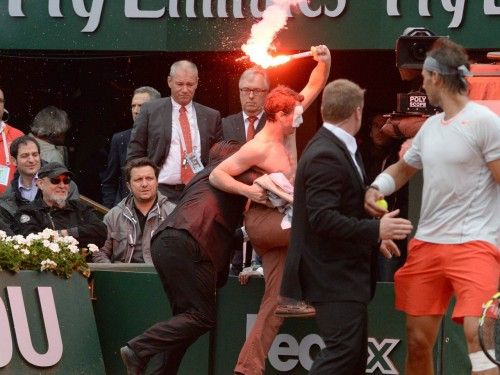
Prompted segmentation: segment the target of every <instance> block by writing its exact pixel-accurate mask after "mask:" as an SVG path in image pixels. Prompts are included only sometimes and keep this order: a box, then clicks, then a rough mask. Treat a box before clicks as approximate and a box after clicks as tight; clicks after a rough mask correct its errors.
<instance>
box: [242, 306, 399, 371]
mask: <svg viewBox="0 0 500 375" xmlns="http://www.w3.org/2000/svg"><path fill="white" fill-rule="evenodd" d="M255 319H256V315H255V314H247V324H246V331H247V335H248V334H249V332H250V330H251V329H252V327H253V325H254V323H255ZM400 341H401V340H399V339H396V338H384V339H382V340H381V341H379V340H378V339H377V338H374V337H369V338H368V360H367V367H366V373H367V374H384V375H398V374H399V371H398V369H397V368H396V366H395V365H394V363H393V362H392V360H391V358H390V355H391V353H392V352H393V351H394V349H395V348H396V346H397V345H398V343H399V342H400ZM324 347H325V343H324V341H323V339H322V338H321V337H320V336H319V335H317V334H309V335H307V336H305V337H304V338H303V339H302V340H300V342H299V341H298V340H297V339H296V338H295V337H293V336H292V335H289V334H279V335H277V336H276V338H275V339H274V342H273V345H272V346H271V349H270V350H269V353H268V360H269V363H270V365H271V366H272V367H273V368H274V369H276V370H277V371H279V372H288V371H291V370H293V369H295V368H297V367H298V366H300V367H302V368H303V369H304V370H307V371H309V370H310V369H311V367H312V364H313V361H314V358H313V357H311V351H313V350H314V352H318V351H320V350H321V349H323V348H324Z"/></svg>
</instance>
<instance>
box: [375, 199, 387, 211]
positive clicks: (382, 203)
mask: <svg viewBox="0 0 500 375" xmlns="http://www.w3.org/2000/svg"><path fill="white" fill-rule="evenodd" d="M375 204H376V205H377V206H379V207H380V208H382V209H383V210H387V209H388V208H389V205H388V204H387V201H386V200H385V199H379V200H378V201H376V202H375Z"/></svg>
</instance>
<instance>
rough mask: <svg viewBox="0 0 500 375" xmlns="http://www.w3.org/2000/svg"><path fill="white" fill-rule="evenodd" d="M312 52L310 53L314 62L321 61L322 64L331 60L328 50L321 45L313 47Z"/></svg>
mask: <svg viewBox="0 0 500 375" xmlns="http://www.w3.org/2000/svg"><path fill="white" fill-rule="evenodd" d="M311 50H312V53H313V58H314V60H316V61H318V62H319V61H323V62H327V61H330V60H331V59H332V57H331V55H330V50H329V49H328V47H327V46H325V45H323V44H321V45H319V46H314V47H312V48H311Z"/></svg>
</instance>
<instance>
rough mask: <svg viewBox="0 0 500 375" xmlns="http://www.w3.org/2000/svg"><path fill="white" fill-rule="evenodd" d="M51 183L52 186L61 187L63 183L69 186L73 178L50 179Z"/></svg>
mask: <svg viewBox="0 0 500 375" xmlns="http://www.w3.org/2000/svg"><path fill="white" fill-rule="evenodd" d="M49 181H50V183H51V184H52V185H59V184H60V183H61V182H62V183H63V184H64V185H68V184H69V183H70V182H71V178H70V177H68V176H59V177H52V178H49Z"/></svg>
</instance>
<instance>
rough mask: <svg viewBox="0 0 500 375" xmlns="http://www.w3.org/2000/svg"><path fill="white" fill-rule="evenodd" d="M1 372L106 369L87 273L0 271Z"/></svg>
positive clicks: (100, 374) (96, 372) (89, 373)
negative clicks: (59, 274) (66, 276)
mask: <svg viewBox="0 0 500 375" xmlns="http://www.w3.org/2000/svg"><path fill="white" fill-rule="evenodd" d="M0 374H2V375H18V374H23V375H35V374H36V375H43V374H47V375H49V374H50V375H59V374H60V375H68V374H81V375H104V374H105V370H104V361H103V358H102V354H101V348H100V345H99V337H98V335H97V327H96V324H95V319H94V314H93V310H92V304H91V301H90V296H89V291H88V286H87V279H85V278H84V277H83V276H81V275H80V274H77V273H74V274H73V276H72V277H71V278H70V279H61V278H59V277H57V276H55V275H53V274H51V273H46V272H38V271H20V272H18V273H12V272H6V271H0Z"/></svg>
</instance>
